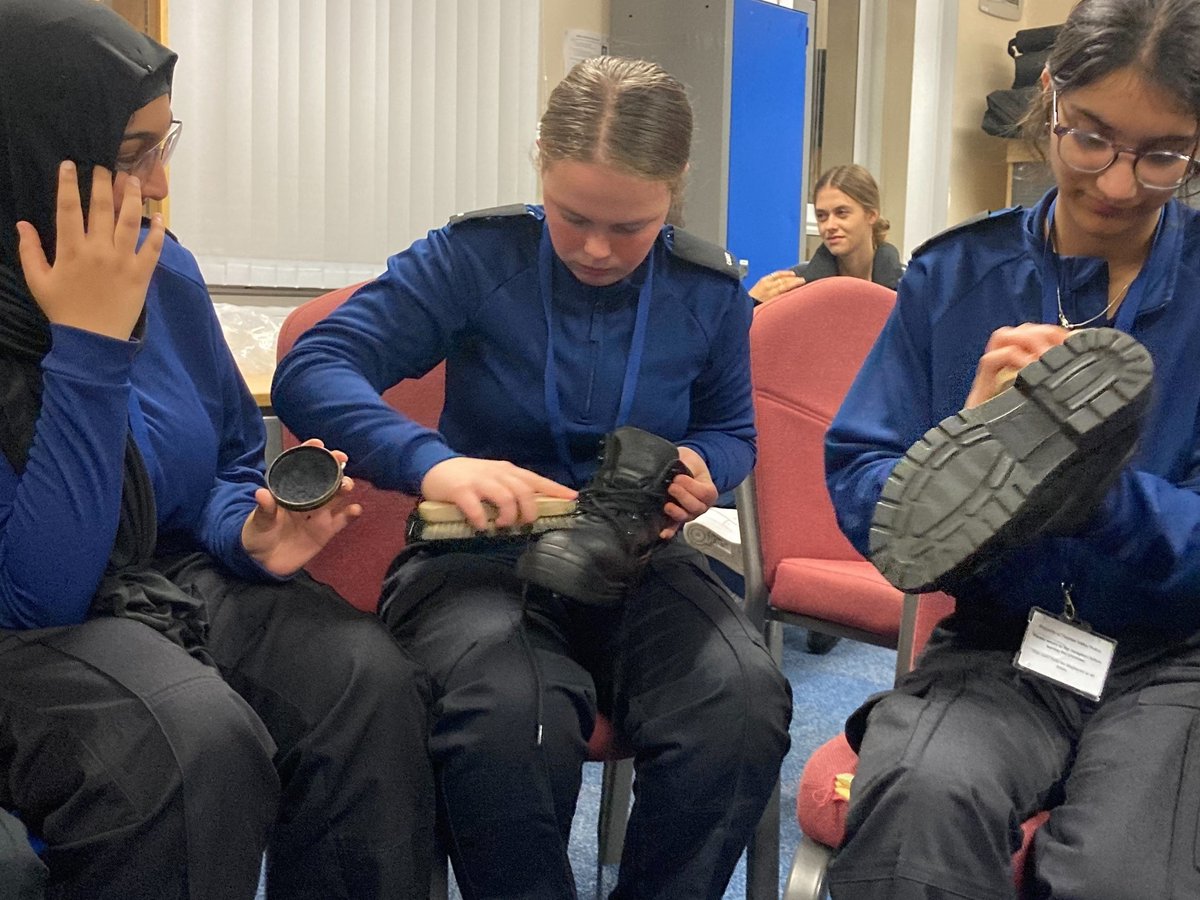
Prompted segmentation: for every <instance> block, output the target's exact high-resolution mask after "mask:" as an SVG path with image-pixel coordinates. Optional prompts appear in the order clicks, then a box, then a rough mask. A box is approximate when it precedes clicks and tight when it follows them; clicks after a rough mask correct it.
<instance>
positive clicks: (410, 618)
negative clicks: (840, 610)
mask: <svg viewBox="0 0 1200 900" xmlns="http://www.w3.org/2000/svg"><path fill="white" fill-rule="evenodd" d="M519 549H520V548H519V546H518V547H512V546H509V547H500V548H498V549H496V550H494V551H493V552H491V553H470V552H450V551H449V550H448V549H447V548H445V547H439V546H437V545H436V544H427V545H425V546H424V547H418V548H413V549H410V550H409V551H406V553H405V554H402V556H401V557H400V559H399V560H398V561H397V565H396V566H394V567H393V570H392V573H391V575H390V577H389V579H388V581H387V582H385V591H384V602H383V607H382V610H381V613H382V615H383V617H384V619H385V621H387V623H388V624H389V625H390V626H391V628H392V629H393V633H394V634H395V635H396V636H397V638H398V639H399V640H400V642H401V644H403V645H404V646H405V647H406V648H408V649H409V650H410V651H411V652H412V653H413V655H414V656H415V657H416V658H417V659H418V661H420V662H421V663H422V664H423V665H425V666H426V667H427V668H428V669H429V671H430V673H431V676H432V680H433V689H434V724H433V731H432V735H431V738H430V750H431V752H432V754H433V759H434V765H435V769H436V771H437V774H438V787H439V796H438V802H439V813H440V814H441V816H442V824H443V827H444V831H445V837H446V843H447V847H448V849H449V852H450V855H451V859H452V861H453V863H454V870H455V875H456V878H457V881H458V884H459V887H460V889H461V890H462V893H463V896H464V897H466V898H469V900H474V898H489V900H494V898H518V897H520V898H526V900H530V898H545V900H563V898H569V897H574V896H575V882H574V878H573V876H572V872H571V868H570V864H569V862H568V858H567V842H568V838H569V833H570V827H571V820H572V817H573V815H574V812H575V803H576V798H577V795H578V793H579V786H580V782H581V778H582V767H583V763H584V761H585V760H586V758H587V742H588V738H589V737H590V735H591V733H592V728H593V725H594V722H595V717H596V712H597V708H599V709H601V710H604V711H605V712H607V713H609V714H610V715H611V716H612V719H613V722H614V725H615V726H616V728H617V730H618V733H619V734H620V735H621V736H622V737H623V739H624V742H625V743H626V744H627V745H628V747H629V748H630V749H631V750H632V751H633V753H634V766H635V771H636V781H635V784H634V796H635V802H634V806H633V811H632V814H631V817H630V820H629V827H628V831H627V834H626V839H625V847H624V854H623V856H622V859H621V868H620V876H619V880H618V885H617V888H616V890H615V891H614V893H613V895H612V896H613V897H619V898H634V897H637V898H651V897H653V898H680V900H682V898H687V900H702V898H719V897H721V896H722V894H723V892H724V890H725V887H726V884H727V882H728V880H729V876H730V874H731V873H732V871H733V868H734V866H735V865H736V863H737V860H738V857H739V856H740V854H741V852H742V850H743V848H744V847H745V845H746V843H747V841H748V840H749V837H750V835H751V834H752V833H753V830H754V827H755V825H756V823H757V822H758V820H759V818H760V816H761V814H762V810H763V807H764V806H765V804H766V801H767V799H768V796H769V795H770V793H771V790H772V788H773V787H774V784H775V782H776V779H777V778H778V775H779V766H780V763H781V761H782V759H783V756H784V754H785V753H786V752H787V748H788V741H789V738H788V722H789V720H790V717H791V699H790V688H789V686H788V684H787V681H786V680H785V679H784V678H783V676H782V674H781V673H780V671H779V669H778V667H777V666H776V664H775V663H774V661H773V660H772V659H771V656H770V654H769V653H768V652H767V649H766V648H765V646H764V645H763V642H762V640H761V638H760V636H759V634H758V633H757V631H756V629H755V628H754V627H753V626H752V625H751V624H750V623H749V621H748V620H747V619H746V618H745V616H744V615H743V614H742V612H741V610H740V609H739V607H738V605H737V603H736V601H735V599H734V598H733V597H732V596H731V595H730V594H729V592H728V591H727V590H725V588H724V587H722V586H721V585H720V584H719V583H718V582H717V581H716V580H715V579H714V577H713V576H712V574H711V573H710V572H709V571H708V567H707V565H706V564H705V562H704V559H703V557H702V556H701V555H700V554H699V553H697V552H696V551H695V550H692V549H691V548H689V547H688V546H687V545H686V544H684V543H683V541H682V540H681V539H676V540H675V541H672V542H671V543H669V544H667V545H664V546H663V547H661V548H660V549H659V550H657V551H656V552H655V553H654V555H653V556H652V558H651V561H650V563H649V565H648V567H647V569H646V572H645V574H644V576H643V578H642V580H641V582H640V584H639V585H638V586H637V587H636V588H634V589H633V590H632V591H630V592H629V594H628V596H627V598H626V600H625V604H624V606H623V607H622V608H619V609H616V610H600V609H595V608H586V607H583V606H580V605H578V604H576V603H573V602H570V601H564V600H563V599H562V598H558V597H556V596H554V595H551V594H549V593H547V592H545V591H542V590H538V589H531V590H530V591H529V594H528V597H525V596H524V589H523V584H522V582H520V581H519V580H518V579H517V578H516V577H515V575H514V574H513V562H514V560H515V557H516V554H517V553H518V552H519Z"/></svg>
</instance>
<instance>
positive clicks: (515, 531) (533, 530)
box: [412, 515, 575, 541]
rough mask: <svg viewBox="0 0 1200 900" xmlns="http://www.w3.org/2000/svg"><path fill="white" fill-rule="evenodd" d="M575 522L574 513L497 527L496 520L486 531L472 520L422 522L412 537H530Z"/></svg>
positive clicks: (433, 539) (417, 538) (462, 538)
mask: <svg viewBox="0 0 1200 900" xmlns="http://www.w3.org/2000/svg"><path fill="white" fill-rule="evenodd" d="M574 524H575V516H574V515H565V516H539V517H538V518H537V519H534V520H533V521H532V522H526V523H524V524H522V525H510V526H506V527H504V528H497V527H496V524H495V523H494V522H489V523H488V528H487V530H486V531H476V530H475V526H473V525H472V524H471V523H470V522H467V521H460V522H421V523H420V524H419V525H418V526H417V528H415V529H414V534H413V535H412V537H413V538H414V539H415V540H419V541H453V540H466V539H469V538H477V537H493V538H506V537H528V536H529V535H534V534H541V533H542V532H543V531H554V530H557V529H560V528H570V527H571V526H572V525H574Z"/></svg>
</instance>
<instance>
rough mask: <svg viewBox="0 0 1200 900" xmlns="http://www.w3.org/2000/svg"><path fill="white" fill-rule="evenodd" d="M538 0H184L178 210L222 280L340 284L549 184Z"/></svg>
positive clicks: (186, 231)
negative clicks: (539, 156)
mask: <svg viewBox="0 0 1200 900" xmlns="http://www.w3.org/2000/svg"><path fill="white" fill-rule="evenodd" d="M539 16H540V2H539V0H204V2H202V3H200V2H194V0H183V2H175V3H173V4H172V5H171V18H170V23H169V25H170V44H171V46H172V47H173V48H174V49H175V50H176V51H178V53H179V64H178V69H177V74H176V78H175V94H174V97H173V106H174V109H175V115H176V117H177V118H181V119H183V122H184V131H183V136H182V139H181V140H180V144H179V148H178V151H177V152H176V154H175V157H174V159H173V160H172V164H171V201H170V204H171V205H170V210H171V228H172V230H174V231H176V232H178V233H179V234H180V235H181V237H182V238H183V240H184V241H185V242H186V244H187V246H188V247H189V248H190V249H191V250H192V251H193V252H194V253H195V254H196V256H197V258H198V259H199V262H200V266H201V270H202V271H203V272H204V275H205V278H206V280H207V281H208V282H209V283H210V284H221V285H250V286H284V287H302V288H332V287H339V286H341V285H344V284H349V283H352V282H354V281H358V280H362V279H365V278H370V277H373V276H375V275H376V274H378V273H379V272H380V271H382V269H383V264H384V260H385V259H386V258H387V256H388V255H390V254H392V253H395V252H396V251H397V250H401V249H403V248H404V247H407V246H408V245H409V244H410V243H412V241H413V240H415V239H416V238H418V237H421V236H423V235H424V234H425V232H426V231H428V230H429V229H430V228H435V227H438V226H440V225H441V224H443V223H444V222H445V221H446V219H448V218H449V217H450V216H451V215H454V214H455V213H458V212H463V211H466V210H470V209H477V208H481V207H487V206H495V205H498V204H503V203H514V202H520V201H526V200H531V199H534V192H535V190H536V185H537V181H536V173H535V172H534V168H533V164H532V162H531V158H532V151H533V145H534V135H535V130H536V126H537V117H538V36H539V34H540V18H539Z"/></svg>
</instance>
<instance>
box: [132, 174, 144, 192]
mask: <svg viewBox="0 0 1200 900" xmlns="http://www.w3.org/2000/svg"><path fill="white" fill-rule="evenodd" d="M129 183H130V184H131V185H133V186H134V187H135V188H139V189H140V188H141V186H142V183H141V181H139V180H138V177H137V176H136V175H130V176H129Z"/></svg>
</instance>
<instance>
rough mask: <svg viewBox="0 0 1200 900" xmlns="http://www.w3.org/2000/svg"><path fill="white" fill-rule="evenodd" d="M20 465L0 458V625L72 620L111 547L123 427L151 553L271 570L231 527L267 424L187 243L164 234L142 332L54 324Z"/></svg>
mask: <svg viewBox="0 0 1200 900" xmlns="http://www.w3.org/2000/svg"><path fill="white" fill-rule="evenodd" d="M51 337H52V341H53V344H52V347H51V349H50V352H49V353H48V354H47V355H46V357H45V359H44V360H43V362H42V371H43V393H42V409H41V413H40V415H39V417H38V420H37V424H36V426H35V431H34V439H33V443H32V445H31V447H30V450H29V458H28V462H27V464H26V468H25V471H24V472H23V473H22V474H21V476H20V477H18V476H17V475H16V474H15V473H14V471H13V469H12V467H11V466H10V465H9V463H8V461H7V460H5V459H4V458H3V457H2V456H0V627H4V628H40V627H48V626H52V625H69V624H75V623H78V622H82V621H83V620H84V619H85V618H86V616H87V611H88V607H89V605H90V603H91V600H92V596H93V594H94V593H95V591H96V588H97V586H98V585H99V582H100V578H101V576H102V574H103V572H104V569H105V565H106V564H107V562H108V558H109V554H110V553H111V551H112V546H113V540H114V538H115V536H116V531H117V520H118V516H119V511H120V501H121V486H122V477H123V468H122V467H123V460H124V454H125V442H126V435H127V433H128V429H129V428H130V427H132V429H133V435H134V439H135V441H136V442H137V445H138V447H139V449H140V450H141V453H142V456H143V458H144V459H145V463H146V468H147V470H148V471H149V475H150V481H151V484H152V486H153V490H154V502H155V506H156V510H157V522H158V544H157V547H156V552H158V553H169V552H173V551H177V550H189V549H195V550H203V551H206V552H208V553H209V554H211V555H212V556H213V557H215V558H216V559H218V560H220V561H221V562H222V563H224V564H225V565H226V566H227V567H228V568H229V569H230V570H231V571H232V572H234V573H235V574H238V575H241V576H243V577H246V578H251V579H255V580H263V579H269V578H270V576H269V575H267V574H266V572H265V571H264V570H263V569H262V568H261V567H259V566H258V565H257V563H255V562H254V561H253V560H252V559H251V558H250V557H249V556H248V555H247V554H246V552H245V550H244V548H243V547H242V542H241V529H242V525H243V523H244V522H245V520H246V517H247V516H248V515H249V514H250V511H251V509H252V508H253V506H254V490H255V489H256V488H257V487H258V486H259V485H261V484H262V483H263V479H262V466H263V444H264V439H265V435H264V431H263V424H262V418H261V415H260V414H259V412H258V409H257V407H256V405H255V403H254V399H253V397H252V396H251V395H250V392H249V391H248V390H247V389H246V386H245V384H244V383H243V381H242V379H241V376H240V375H239V374H238V371H237V367H236V364H235V362H234V360H233V357H232V355H231V353H230V351H229V348H228V345H227V344H226V343H225V340H224V337H223V336H222V333H221V328H220V324H219V323H218V321H217V318H216V315H215V313H214V311H213V308H212V302H211V300H210V299H209V296H208V292H207V290H206V289H205V287H204V283H203V280H202V279H201V277H200V273H199V270H198V269H197V268H196V264H195V261H194V260H193V259H192V256H191V254H189V253H188V252H187V251H186V250H184V249H183V248H182V247H181V246H179V244H178V243H176V242H175V241H174V240H173V239H172V238H171V237H168V238H167V240H166V244H165V246H164V248H163V252H162V256H161V258H160V260H159V263H158V268H157V269H156V270H155V273H154V276H153V278H152V280H151V282H150V289H149V292H148V294H147V296H146V331H145V334H144V336H143V338H142V340H140V341H137V340H129V341H122V340H116V339H113V338H108V337H104V336H102V335H98V334H94V333H92V332H88V331H82V330H79V329H75V328H71V327H68V326H60V325H52V326H51Z"/></svg>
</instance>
